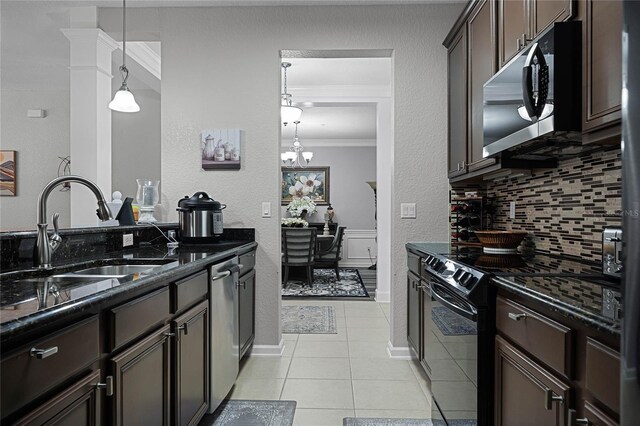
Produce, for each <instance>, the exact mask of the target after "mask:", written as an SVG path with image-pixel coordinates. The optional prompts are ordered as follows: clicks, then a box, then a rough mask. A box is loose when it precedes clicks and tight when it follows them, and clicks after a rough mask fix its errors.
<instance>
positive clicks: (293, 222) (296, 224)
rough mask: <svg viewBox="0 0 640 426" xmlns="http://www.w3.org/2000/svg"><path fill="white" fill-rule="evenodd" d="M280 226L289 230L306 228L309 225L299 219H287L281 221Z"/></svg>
mask: <svg viewBox="0 0 640 426" xmlns="http://www.w3.org/2000/svg"><path fill="white" fill-rule="evenodd" d="M282 226H288V227H290V228H307V227H308V226H309V223H308V222H307V221H306V220H304V219H300V218H299V217H287V218H284V219H282Z"/></svg>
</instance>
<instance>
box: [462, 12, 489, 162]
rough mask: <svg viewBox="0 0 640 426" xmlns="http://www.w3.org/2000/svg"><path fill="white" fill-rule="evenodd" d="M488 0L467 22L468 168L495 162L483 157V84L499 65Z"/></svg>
mask: <svg viewBox="0 0 640 426" xmlns="http://www.w3.org/2000/svg"><path fill="white" fill-rule="evenodd" d="M493 12H494V9H493V8H492V5H491V2H490V1H489V0H484V1H483V2H481V3H480V6H478V8H477V9H476V11H475V13H474V14H473V15H471V17H470V18H469V21H468V39H469V148H468V151H469V155H468V157H469V164H468V167H469V171H474V170H477V169H480V168H482V167H486V166H488V165H491V164H494V163H495V161H496V160H495V158H487V159H484V158H483V157H482V148H483V147H484V135H483V114H482V112H483V87H484V84H485V83H486V82H487V80H489V79H490V78H491V76H493V73H494V72H495V68H496V55H495V53H496V49H495V37H494V36H493V34H494V31H493V29H494V28H495V27H494V19H492V14H493Z"/></svg>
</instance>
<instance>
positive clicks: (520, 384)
mask: <svg viewBox="0 0 640 426" xmlns="http://www.w3.org/2000/svg"><path fill="white" fill-rule="evenodd" d="M569 393H570V388H569V386H567V385H566V384H565V383H564V382H562V381H561V380H560V379H558V378H557V377H555V376H554V375H553V374H551V373H549V372H548V371H547V370H546V369H544V368H543V367H541V366H540V365H538V364H537V363H536V362H535V361H533V360H532V359H530V358H529V357H527V356H526V355H524V354H523V353H521V352H520V351H518V350H517V349H516V348H515V347H513V346H512V345H511V344H509V343H508V342H507V341H505V340H504V339H502V338H501V337H499V336H497V337H496V380H495V405H496V407H495V408H496V413H495V414H496V415H495V419H496V425H504V426H512V425H519V426H528V425H531V426H539V425H547V426H561V425H565V424H566V419H565V413H566V407H567V406H570V405H569V404H570V401H568V398H569Z"/></svg>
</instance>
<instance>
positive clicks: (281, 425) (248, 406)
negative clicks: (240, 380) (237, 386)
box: [198, 399, 296, 426]
mask: <svg viewBox="0 0 640 426" xmlns="http://www.w3.org/2000/svg"><path fill="white" fill-rule="evenodd" d="M295 413H296V402H295V401H247V400H240V399H232V400H225V401H223V402H222V404H220V406H219V407H218V408H217V409H216V411H215V412H213V413H212V414H207V415H206V416H204V418H203V419H202V420H201V421H200V423H198V426H238V425H242V426H291V425H293V416H294V415H295Z"/></svg>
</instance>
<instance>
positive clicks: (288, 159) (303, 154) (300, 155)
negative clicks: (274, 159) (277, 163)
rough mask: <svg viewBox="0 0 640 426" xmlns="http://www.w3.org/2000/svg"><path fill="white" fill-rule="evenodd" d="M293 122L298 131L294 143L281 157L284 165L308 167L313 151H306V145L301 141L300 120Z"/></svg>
mask: <svg viewBox="0 0 640 426" xmlns="http://www.w3.org/2000/svg"><path fill="white" fill-rule="evenodd" d="M293 124H295V125H296V133H295V136H294V138H293V143H292V144H291V146H290V147H289V151H287V152H283V153H282V154H280V159H281V160H282V164H283V165H284V166H288V167H291V168H293V169H295V168H302V169H303V168H305V167H307V165H308V164H309V162H311V159H312V158H313V152H310V151H305V150H304V147H303V146H302V144H301V143H300V139H299V138H298V124H300V121H294V122H293Z"/></svg>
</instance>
